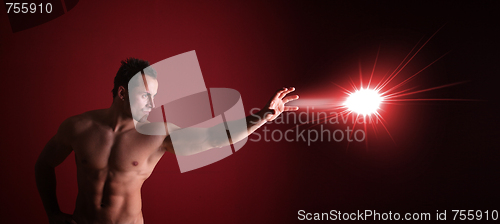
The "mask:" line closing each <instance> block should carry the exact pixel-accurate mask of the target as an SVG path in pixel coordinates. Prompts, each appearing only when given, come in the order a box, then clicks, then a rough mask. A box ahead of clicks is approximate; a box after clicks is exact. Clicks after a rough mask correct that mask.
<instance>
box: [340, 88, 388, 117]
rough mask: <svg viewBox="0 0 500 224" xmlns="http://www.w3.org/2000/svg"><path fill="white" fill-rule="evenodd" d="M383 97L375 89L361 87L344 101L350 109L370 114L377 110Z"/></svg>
mask: <svg viewBox="0 0 500 224" xmlns="http://www.w3.org/2000/svg"><path fill="white" fill-rule="evenodd" d="M382 101H383V97H382V96H381V95H380V94H379V93H378V91H375V90H373V89H360V90H357V91H356V92H354V93H351V94H350V95H349V97H348V98H347V100H346V101H345V102H344V106H346V107H347V108H348V109H349V110H351V111H354V112H356V113H358V114H362V115H370V114H373V113H375V112H377V109H379V108H380V103H382Z"/></svg>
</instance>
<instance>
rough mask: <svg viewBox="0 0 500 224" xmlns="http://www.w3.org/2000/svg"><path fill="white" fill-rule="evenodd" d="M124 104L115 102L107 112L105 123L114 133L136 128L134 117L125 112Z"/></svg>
mask: <svg viewBox="0 0 500 224" xmlns="http://www.w3.org/2000/svg"><path fill="white" fill-rule="evenodd" d="M123 104H124V102H123V101H120V100H113V103H112V104H111V107H109V108H108V109H107V110H106V117H105V122H106V124H107V125H109V127H111V129H113V131H114V132H119V131H125V130H129V129H132V128H134V127H135V125H134V122H133V120H134V119H132V117H131V116H130V115H127V114H126V113H125V112H124V109H123V108H124V105H123Z"/></svg>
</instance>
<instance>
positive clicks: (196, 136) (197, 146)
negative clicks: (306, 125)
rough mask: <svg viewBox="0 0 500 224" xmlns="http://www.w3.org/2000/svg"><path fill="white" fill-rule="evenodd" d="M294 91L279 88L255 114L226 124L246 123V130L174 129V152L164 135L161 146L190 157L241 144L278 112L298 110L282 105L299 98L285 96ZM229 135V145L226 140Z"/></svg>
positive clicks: (212, 128)
mask: <svg viewBox="0 0 500 224" xmlns="http://www.w3.org/2000/svg"><path fill="white" fill-rule="evenodd" d="M294 90H295V88H293V87H290V88H283V89H280V90H278V91H277V92H276V93H275V94H274V96H273V97H272V98H271V99H270V100H269V102H268V103H267V104H266V105H265V106H264V108H263V109H262V110H260V111H259V112H258V113H256V114H253V115H250V116H248V117H246V118H243V119H244V120H243V121H242V120H239V121H229V122H227V125H228V126H231V123H235V124H240V123H241V122H245V123H246V127H247V128H246V129H241V130H236V131H233V132H231V133H229V131H227V130H226V131H225V132H221V131H219V130H225V124H224V123H222V124H218V125H216V126H213V127H211V128H185V129H177V130H174V131H175V132H178V133H181V132H182V134H181V135H179V136H182V138H181V139H178V138H176V139H175V141H176V142H175V150H174V146H173V144H172V139H171V137H170V136H167V138H166V139H165V142H164V143H165V144H164V147H165V148H166V150H167V151H169V152H172V153H175V154H180V155H192V154H196V153H200V152H203V151H205V150H208V149H211V148H220V147H223V146H226V145H228V144H232V143H236V142H238V141H241V140H243V139H244V138H246V137H248V136H249V135H250V134H252V133H253V132H254V131H255V130H257V129H258V128H259V127H261V126H262V125H264V124H265V123H266V122H268V121H272V120H274V119H276V118H277V117H278V116H279V115H280V114H281V113H283V112H285V111H296V110H298V107H296V106H286V105H285V104H286V103H288V102H290V101H292V100H296V99H298V98H299V96H298V95H293V96H287V94H289V93H290V92H293V91H294ZM172 133H173V132H172ZM228 136H229V142H228V141H227V140H228Z"/></svg>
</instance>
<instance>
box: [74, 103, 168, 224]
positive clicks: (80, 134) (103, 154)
mask: <svg viewBox="0 0 500 224" xmlns="http://www.w3.org/2000/svg"><path fill="white" fill-rule="evenodd" d="M99 118H100V117H99V111H96V112H91V113H87V114H86V115H84V116H82V118H81V119H80V120H79V121H78V122H76V124H75V125H76V126H75V128H76V131H75V133H74V136H72V138H71V139H72V140H71V146H72V148H73V150H74V152H75V160H76V166H77V180H78V196H77V200H76V207H75V211H74V214H73V219H74V220H75V221H76V222H77V223H78V224H87V223H89V224H90V223H92V224H105V223H106V224H108V223H109V224H111V223H113V224H142V223H144V221H143V217H142V211H141V207H142V204H141V186H142V184H143V183H144V181H145V180H146V179H147V178H148V177H149V176H150V175H151V173H152V171H153V169H154V167H155V165H156V164H157V163H158V161H159V160H160V158H161V157H162V155H163V153H164V150H162V147H161V146H162V144H163V143H164V139H165V136H148V135H142V134H140V133H138V132H137V131H136V130H135V128H133V124H132V128H127V129H126V130H119V131H114V130H112V129H111V128H110V127H109V126H106V125H104V124H103V123H101V122H100V121H99Z"/></svg>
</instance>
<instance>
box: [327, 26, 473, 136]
mask: <svg viewBox="0 0 500 224" xmlns="http://www.w3.org/2000/svg"><path fill="white" fill-rule="evenodd" d="M441 28H443V27H441ZM441 28H439V29H438V30H437V31H436V32H435V33H434V34H432V35H431V36H430V37H429V38H428V39H427V40H426V41H425V42H424V43H423V44H421V45H420V47H418V46H419V44H420V41H419V42H417V44H416V45H415V46H414V47H413V48H412V49H411V51H410V52H409V53H408V54H407V55H406V57H405V58H404V59H403V60H402V61H401V63H400V64H399V65H398V66H397V67H396V68H395V69H394V71H392V73H391V74H389V73H387V74H386V75H385V76H384V77H383V78H382V79H381V81H380V82H379V83H378V84H376V85H375V84H374V83H372V79H373V76H374V73H375V67H376V65H377V60H378V57H379V52H380V48H379V50H378V51H377V56H376V58H375V62H374V64H373V69H372V72H371V75H370V79H369V81H368V83H367V84H363V74H362V73H361V64H360V65H359V79H360V84H359V85H356V84H354V82H353V81H352V79H350V81H351V87H352V90H348V89H346V88H344V87H342V86H339V85H337V84H335V83H333V84H335V85H337V86H338V87H340V88H341V89H342V90H343V91H344V93H345V94H346V95H347V99H346V100H345V101H344V102H343V103H342V104H341V105H335V106H333V109H334V110H341V111H340V114H341V115H350V114H351V113H355V114H357V117H356V120H357V119H358V118H359V117H360V116H362V117H363V118H364V119H363V120H364V121H369V123H371V124H372V126H373V130H374V131H375V133H376V126H375V122H374V121H375V120H377V121H380V124H381V125H382V126H383V128H384V129H385V130H386V131H387V133H388V134H389V136H390V137H391V139H392V140H393V141H394V138H393V137H392V136H391V134H390V132H389V130H388V129H387V127H386V126H385V124H384V123H385V120H384V119H383V117H382V115H381V114H380V113H379V112H378V111H379V110H382V109H381V105H383V104H392V103H394V102H396V101H448V100H449V101H457V100H465V99H423V98H413V99H410V98H403V97H406V96H409V95H413V94H417V93H422V92H427V91H431V90H435V89H440V88H444V87H449V86H453V85H457V84H460V83H463V82H457V83H451V84H446V85H442V86H436V87H432V88H427V89H421V90H415V88H416V87H415V86H413V87H409V88H406V89H402V87H403V86H404V85H406V84H407V83H408V82H409V81H411V80H412V79H413V78H414V77H415V76H417V75H418V74H420V73H421V72H422V71H424V70H425V69H427V68H428V67H429V66H431V65H432V64H434V63H435V62H437V61H438V60H439V59H441V58H442V57H444V56H445V55H446V54H447V53H446V54H444V55H442V56H441V57H439V58H437V59H436V60H434V61H433V62H431V63H430V64H429V65H427V66H425V67H424V68H422V69H421V70H420V71H418V72H416V73H414V74H412V75H411V76H409V77H408V78H406V79H405V80H403V81H402V82H400V83H392V81H393V80H394V78H395V77H396V76H397V75H398V74H400V73H401V71H402V70H403V69H404V68H405V67H406V65H408V63H410V61H412V59H413V58H414V57H415V56H416V55H417V54H418V53H419V52H420V50H421V49H422V48H423V47H424V46H425V45H426V44H427V43H428V42H429V41H430V40H431V39H432V37H433V36H434V35H436V33H437V32H438V31H439V30H440V29H441ZM417 47H418V48H417ZM367 119H368V120H367ZM377 123H378V122H377ZM354 125H355V124H354ZM353 129H354V127H353ZM364 130H365V133H366V131H367V125H366V122H364ZM351 135H352V133H351ZM367 137H368V136H367ZM365 143H366V145H368V141H366V142H365Z"/></svg>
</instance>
